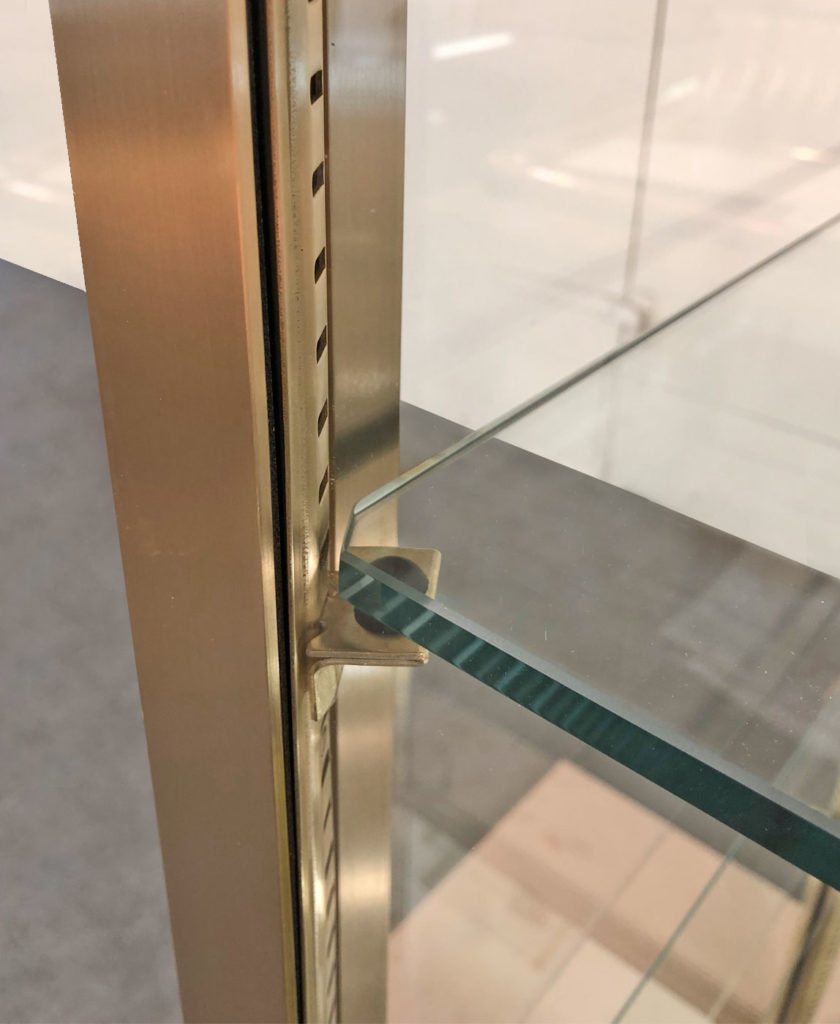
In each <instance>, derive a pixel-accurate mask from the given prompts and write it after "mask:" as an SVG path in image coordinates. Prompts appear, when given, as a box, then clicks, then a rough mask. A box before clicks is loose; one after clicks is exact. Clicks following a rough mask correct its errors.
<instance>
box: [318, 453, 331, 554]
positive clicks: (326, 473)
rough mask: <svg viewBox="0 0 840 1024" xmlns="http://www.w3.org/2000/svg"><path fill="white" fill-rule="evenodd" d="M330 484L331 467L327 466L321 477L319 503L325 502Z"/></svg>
mask: <svg viewBox="0 0 840 1024" xmlns="http://www.w3.org/2000/svg"><path fill="white" fill-rule="evenodd" d="M329 482H330V468H329V466H327V468H326V469H325V470H324V475H323V476H322V477H321V485H320V486H319V488H318V501H323V500H324V494H325V493H326V491H327V484H328V483H329ZM327 539H329V538H327ZM324 543H325V544H326V540H325V541H324Z"/></svg>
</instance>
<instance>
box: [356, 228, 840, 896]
mask: <svg viewBox="0 0 840 1024" xmlns="http://www.w3.org/2000/svg"><path fill="white" fill-rule="evenodd" d="M839 261H840V234H838V230H837V229H836V228H834V227H833V226H830V227H827V228H826V229H824V230H822V231H819V232H817V233H816V234H814V235H813V236H812V237H810V238H809V239H808V240H806V241H804V242H802V243H801V244H798V245H797V246H795V247H793V248H792V249H790V251H788V252H787V253H786V254H784V255H783V256H781V257H779V258H777V259H775V260H772V261H770V262H769V263H767V264H766V265H764V266H763V267H761V268H759V269H758V270H757V271H755V272H754V273H751V274H749V275H747V276H745V277H744V278H743V279H742V280H740V281H738V282H736V283H733V284H732V285H731V286H729V287H728V288H727V289H726V290H724V291H722V292H720V293H719V294H717V295H714V296H713V297H711V298H710V299H709V300H708V301H706V302H704V303H701V304H700V305H698V306H697V307H696V308H694V309H692V310H690V311H688V312H687V313H686V314H685V315H683V316H680V317H678V318H676V319H675V320H674V321H673V322H671V323H670V324H668V325H666V326H665V327H663V328H662V329H660V330H658V331H656V332H654V333H653V334H651V335H650V336H649V337H647V338H645V339H642V340H640V341H638V342H636V343H634V344H632V345H631V346H628V348H627V349H626V350H625V351H624V352H623V353H622V354H621V355H620V356H619V357H618V358H614V359H612V360H611V361H609V362H607V363H606V364H605V365H601V366H599V367H596V368H593V370H592V371H590V372H587V373H583V374H580V375H579V376H578V378H577V379H573V380H572V381H568V382H566V384H564V385H559V386H558V387H557V388H555V389H553V390H552V391H551V392H549V393H547V394H546V395H544V396H543V397H542V398H541V399H540V400H539V401H537V402H535V403H534V404H533V405H532V406H531V407H528V408H524V409H522V410H520V411H519V412H518V413H516V414H515V415H513V416H511V417H509V418H507V419H506V420H504V421H503V422H502V423H500V424H497V425H496V428H494V429H493V430H490V431H487V432H484V433H479V434H478V435H468V436H467V437H466V438H463V437H462V438H461V440H460V441H458V440H456V441H455V444H454V445H453V446H451V447H450V448H449V450H448V451H445V452H444V453H443V454H442V455H441V456H440V457H439V458H438V459H436V460H435V459H433V460H429V461H428V462H427V463H425V464H423V465H421V466H420V467H419V468H418V470H416V471H415V472H414V473H411V472H409V473H407V474H405V475H404V477H403V478H401V479H400V480H398V481H396V482H395V483H394V484H393V485H392V486H391V487H390V488H387V487H386V488H383V490H382V492H379V493H378V494H377V495H374V496H373V497H372V498H371V499H369V500H368V501H366V502H362V503H360V509H359V515H364V514H365V512H366V510H369V509H370V508H371V507H374V506H375V505H376V503H377V502H381V501H398V502H399V522H400V539H401V543H403V544H405V545H407V546H411V547H430V548H437V549H438V550H440V551H442V553H443V568H442V573H441V579H440V584H439V588H438V595H437V597H436V598H435V599H434V600H431V599H428V598H425V597H423V596H422V595H420V594H419V593H418V592H417V591H416V590H413V589H412V588H411V587H409V586H406V585H405V584H403V583H401V582H400V581H397V580H395V579H393V578H390V577H389V576H388V575H387V573H385V572H383V571H382V570H381V569H379V568H377V567H375V566H371V565H369V564H367V563H365V561H364V551H363V550H362V551H358V552H356V553H354V552H353V551H352V550H345V552H344V554H343V556H342V580H341V589H342V593H343V594H344V596H346V597H347V598H348V599H349V600H350V601H352V602H353V603H354V604H356V605H357V606H358V607H361V608H364V610H365V611H366V612H368V613H369V614H372V615H374V616H375V617H377V618H379V619H380V620H381V621H383V622H385V623H386V624H388V625H389V626H391V627H392V628H395V629H398V630H399V631H401V632H403V633H405V634H406V635H410V636H412V637H413V638H414V639H416V640H417V641H418V642H420V643H421V644H422V645H423V646H425V647H427V648H429V649H430V650H431V651H433V652H434V653H436V654H438V655H440V656H441V657H443V658H444V659H446V660H447V661H449V662H451V663H452V664H454V665H456V666H457V667H459V668H463V669H464V670H465V671H466V672H468V673H470V674H471V675H473V676H474V677H476V678H477V679H479V680H481V681H482V682H485V683H486V684H487V685H489V686H491V687H493V688H494V689H497V690H499V691H500V692H502V693H504V694H506V695H507V696H509V697H511V698H512V699H513V700H515V701H517V702H518V703H520V704H522V705H523V706H525V707H527V708H529V709H530V710H532V711H535V712H536V713H537V714H539V715H540V716H542V717H543V718H544V719H546V720H547V721H550V722H553V723H554V724H556V725H560V726H561V727H562V728H564V729H565V730H567V731H569V732H571V733H572V734H573V735H575V736H577V737H578V738H580V739H582V740H584V741H585V742H586V743H588V744H591V745H592V746H594V747H596V748H597V749H599V750H601V751H602V752H604V753H607V754H609V755H610V756H611V757H613V758H615V759H616V760H618V761H620V762H621V763H623V764H625V765H627V766H628V767H631V768H633V769H634V770H635V771H637V772H639V773H640V774H642V775H644V776H645V777H647V778H649V779H651V780H652V781H654V782H657V783H658V784H660V785H662V786H664V787H665V788H667V789H669V790H670V791H671V792H673V793H675V794H677V795H679V796H680V797H682V798H684V799H686V800H687V801H689V802H691V803H693V804H694V805H695V806H697V807H699V808H701V809H702V810H704V811H706V812H708V813H710V814H712V815H714V816H715V817H717V818H719V819H720V820H722V821H724V822H726V823H727V824H729V825H731V826H732V827H734V828H736V829H737V830H738V831H740V832H741V833H743V834H745V835H746V836H748V837H750V838H751V839H753V840H755V841H756V842H758V843H760V844H761V845H763V846H765V847H766V848H768V849H770V850H772V851H774V852H776V853H778V854H779V855H781V856H783V857H785V858H787V859H788V860H790V861H791V862H792V863H794V864H796V865H797V866H799V867H801V868H802V869H803V870H806V871H808V872H809V873H811V874H814V875H816V876H817V877H820V878H822V879H823V880H825V881H828V882H829V883H831V884H837V883H840V872H838V868H837V865H838V864H839V863H840V860H838V856H837V854H838V852H840V826H838V824H837V823H836V822H835V821H834V820H833V818H832V817H831V815H830V810H831V800H832V795H833V792H834V787H835V782H836V774H837V755H836V750H837V739H838V722H837V714H838V704H837V702H836V701H835V700H833V697H834V694H835V691H836V686H837V681H838V678H840V633H838V630H837V628H836V619H837V615H838V612H840V583H838V581H837V580H836V579H835V578H834V576H833V575H831V574H830V570H831V568H832V566H833V565H834V564H835V561H833V560H836V554H835V552H836V543H837V542H836V535H835V532H834V531H832V530H831V529H830V524H831V521H832V517H833V507H834V506H833V503H832V502H830V501H829V500H827V495H828V494H829V493H830V488H831V487H832V486H834V485H836V481H837V480H840V472H839V471H840V455H838V447H837V438H838V437H840V421H838V420H837V418H836V417H837V415H838V412H837V410H838V409H840V405H838V403H836V402H835V401H833V400H832V397H833V395H834V393H835V383H834V382H836V380H838V379H840V373H838V370H840V366H838V361H840V350H837V348H836V346H834V345H833V324H835V323H837V322H838V313H840V308H838V307H839V306H840V298H838V297H837V293H836V291H835V290H834V289H833V288H832V287H831V286H830V285H827V286H826V287H824V288H820V289H815V288H814V287H813V283H812V284H811V287H810V288H809V289H808V290H807V291H806V290H804V288H803V284H804V283H805V282H813V281H814V280H815V279H816V280H825V281H826V282H830V281H831V280H833V277H834V275H833V274H832V268H837V267H838V262H839ZM815 275H816V277H815ZM815 293H816V294H815ZM786 356H787V358H788V362H786V363H783V362H782V360H783V359H784V358H785V357H786ZM453 433H454V434H455V436H456V438H457V435H458V431H457V429H454V428H453ZM597 477H601V479H597ZM616 484H620V486H616ZM821 487H822V488H823V489H822V490H820V488H821ZM826 488H828V489H829V490H828V491H827V490H826ZM634 492H635V493H634ZM649 497H653V498H655V499H656V502H653V501H650V500H648V498H649ZM666 506H668V507H666ZM689 517H691V518H689ZM707 523H710V524H711V525H707ZM721 527H725V529H726V531H727V532H723V530H722V529H721ZM349 545H350V546H351V547H352V533H351V535H350V537H349ZM759 545H763V546H759ZM777 552H778V553H777ZM792 556H793V557H796V558H797V560H796V561H793V560H791V558H792ZM826 570H829V571H826ZM794 754H796V755H797V757H801V758H803V759H804V762H805V763H806V764H807V771H806V770H804V769H801V770H800V773H799V774H798V776H797V780H796V781H795V782H794V781H792V780H789V779H786V777H785V776H784V769H785V766H786V765H787V764H788V763H789V762H790V759H791V758H792V757H793V755H794Z"/></svg>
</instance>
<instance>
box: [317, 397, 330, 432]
mask: <svg viewBox="0 0 840 1024" xmlns="http://www.w3.org/2000/svg"><path fill="white" fill-rule="evenodd" d="M328 406H329V400H327V401H326V402H324V404H323V406H322V408H321V411H320V412H319V413H318V437H320V436H321V434H322V432H323V430H324V426H325V424H326V422H327V412H328Z"/></svg>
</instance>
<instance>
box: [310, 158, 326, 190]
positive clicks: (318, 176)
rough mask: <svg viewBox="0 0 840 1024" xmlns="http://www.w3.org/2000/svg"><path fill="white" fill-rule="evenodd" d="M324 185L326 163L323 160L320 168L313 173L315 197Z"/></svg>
mask: <svg viewBox="0 0 840 1024" xmlns="http://www.w3.org/2000/svg"><path fill="white" fill-rule="evenodd" d="M323 184H324V161H323V160H322V161H321V162H320V163H319V164H318V166H317V167H316V168H315V170H314V171H313V172H312V195H313V196H314V195H316V194H317V193H318V189H320V188H321V187H322V186H323Z"/></svg>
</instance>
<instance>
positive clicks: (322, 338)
mask: <svg viewBox="0 0 840 1024" xmlns="http://www.w3.org/2000/svg"><path fill="white" fill-rule="evenodd" d="M326 347H327V329H326V327H325V328H324V329H323V331H321V333H320V335H319V336H318V343H317V345H316V346H315V361H316V362H318V361H320V359H321V356H322V355H323V354H324V349H325V348H326Z"/></svg>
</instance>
